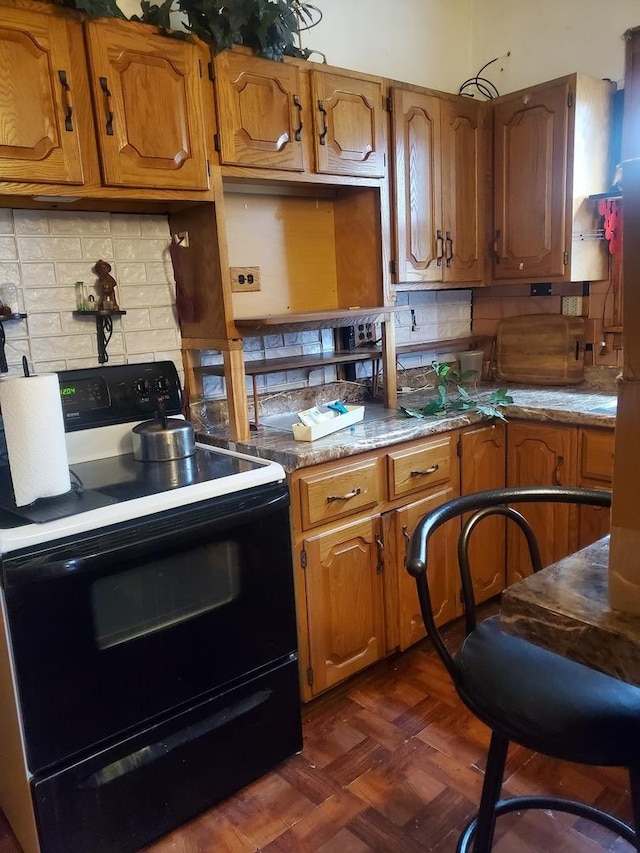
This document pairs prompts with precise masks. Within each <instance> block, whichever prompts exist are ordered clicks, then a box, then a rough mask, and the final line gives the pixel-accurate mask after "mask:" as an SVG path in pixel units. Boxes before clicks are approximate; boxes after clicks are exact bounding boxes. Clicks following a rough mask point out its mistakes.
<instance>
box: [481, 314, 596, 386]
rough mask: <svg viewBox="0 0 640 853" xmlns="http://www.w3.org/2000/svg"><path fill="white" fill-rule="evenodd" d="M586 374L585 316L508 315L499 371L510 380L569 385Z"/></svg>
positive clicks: (498, 359)
mask: <svg viewBox="0 0 640 853" xmlns="http://www.w3.org/2000/svg"><path fill="white" fill-rule="evenodd" d="M583 374H584V318H583V317H569V316H565V315H563V314H522V315H519V316H517V317H505V318H504V319H503V320H501V321H500V325H499V326H498V337H497V345H496V375H497V377H498V379H504V380H505V381H507V382H527V383H531V384H533V385H569V384H572V383H575V382H581V381H582V378H583Z"/></svg>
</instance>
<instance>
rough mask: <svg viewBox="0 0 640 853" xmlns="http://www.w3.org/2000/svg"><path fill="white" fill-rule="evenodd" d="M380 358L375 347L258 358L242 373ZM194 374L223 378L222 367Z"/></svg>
mask: <svg viewBox="0 0 640 853" xmlns="http://www.w3.org/2000/svg"><path fill="white" fill-rule="evenodd" d="M377 358H382V350H379V349H376V348H375V347H359V348H358V347H357V348H356V349H355V350H349V351H348V352H331V353H318V354H317V355H299V356H296V355H292V356H287V357H286V358H271V359H268V358H260V359H255V360H254V361H245V363H244V372H245V373H246V375H247V376H260V375H262V374H264V373H277V372H279V371H281V370H300V369H302V370H305V369H307V370H312V369H313V368H315V367H325V366H327V365H331V364H351V363H353V362H356V361H369V360H370V359H371V360H375V359H377ZM194 372H195V373H198V374H201V375H205V376H224V365H222V364H205V365H201V366H199V367H194Z"/></svg>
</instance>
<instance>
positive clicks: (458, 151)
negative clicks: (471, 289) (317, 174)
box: [391, 86, 489, 285]
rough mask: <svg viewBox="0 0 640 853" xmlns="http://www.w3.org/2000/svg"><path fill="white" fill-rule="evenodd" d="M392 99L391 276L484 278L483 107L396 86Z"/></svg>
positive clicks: (425, 280)
mask: <svg viewBox="0 0 640 853" xmlns="http://www.w3.org/2000/svg"><path fill="white" fill-rule="evenodd" d="M391 104H392V121H391V127H392V136H393V153H394V194H393V205H394V211H393V213H394V218H395V226H396V228H395V237H396V239H395V259H396V281H397V282H399V283H410V284H431V283H434V282H442V283H446V284H448V285H451V284H455V283H480V282H482V281H483V279H484V259H485V252H484V246H485V221H486V220H485V207H486V202H487V196H486V192H487V181H488V169H489V163H488V152H489V137H488V129H487V126H486V124H487V115H488V114H487V105H486V104H484V103H479V102H476V101H473V100H471V99H469V98H462V97H455V96H447V95H440V94H438V93H434V92H430V91H428V90H423V89H418V88H416V87H406V88H405V87H400V86H394V87H393V88H392V90H391Z"/></svg>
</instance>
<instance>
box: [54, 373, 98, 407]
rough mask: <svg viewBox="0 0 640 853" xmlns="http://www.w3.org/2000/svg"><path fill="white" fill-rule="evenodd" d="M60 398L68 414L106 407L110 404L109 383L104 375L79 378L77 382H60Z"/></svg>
mask: <svg viewBox="0 0 640 853" xmlns="http://www.w3.org/2000/svg"><path fill="white" fill-rule="evenodd" d="M60 399H61V400H62V407H63V409H64V411H65V412H66V413H67V415H71V414H73V413H75V412H86V411H91V410H94V409H106V408H108V407H109V405H110V398H109V391H108V389H107V383H106V382H105V381H104V379H103V378H102V377H99V378H96V379H93V378H92V379H82V378H80V379H77V380H76V381H75V382H66V383H64V384H63V383H60Z"/></svg>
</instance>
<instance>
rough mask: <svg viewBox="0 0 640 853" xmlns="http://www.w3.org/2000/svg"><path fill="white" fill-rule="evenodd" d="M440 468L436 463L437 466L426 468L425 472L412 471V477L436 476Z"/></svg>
mask: <svg viewBox="0 0 640 853" xmlns="http://www.w3.org/2000/svg"><path fill="white" fill-rule="evenodd" d="M439 467H440V466H439V465H438V463H437V462H436V464H435V465H432V466H431V467H430V468H426V469H425V470H424V471H412V472H411V476H412V477H426V476H427V474H435V473H436V471H437V470H438V468H439Z"/></svg>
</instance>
